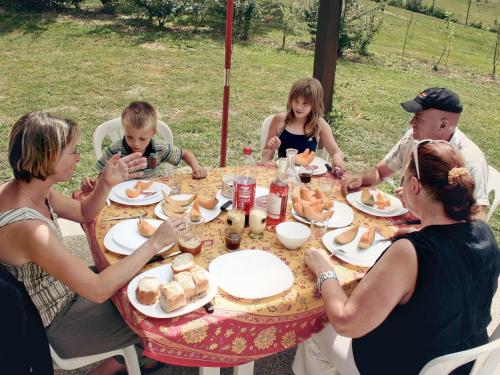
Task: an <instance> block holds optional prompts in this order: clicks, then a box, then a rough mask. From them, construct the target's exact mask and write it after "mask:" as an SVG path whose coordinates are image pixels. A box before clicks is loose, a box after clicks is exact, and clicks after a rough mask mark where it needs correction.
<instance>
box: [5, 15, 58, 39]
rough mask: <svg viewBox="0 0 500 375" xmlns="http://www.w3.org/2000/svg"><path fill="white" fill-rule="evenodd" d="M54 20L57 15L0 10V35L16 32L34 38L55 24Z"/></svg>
mask: <svg viewBox="0 0 500 375" xmlns="http://www.w3.org/2000/svg"><path fill="white" fill-rule="evenodd" d="M56 18H57V13H50V12H49V13H47V12H44V13H38V12H20V11H18V12H14V11H4V10H2V9H1V8H0V35H3V34H10V33H14V32H18V33H23V34H33V35H34V36H35V37H36V36H39V35H40V34H42V33H43V32H45V31H46V30H47V29H48V27H49V26H50V25H51V24H53V23H55V22H56Z"/></svg>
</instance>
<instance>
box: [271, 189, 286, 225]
mask: <svg viewBox="0 0 500 375" xmlns="http://www.w3.org/2000/svg"><path fill="white" fill-rule="evenodd" d="M286 200H287V196H286V195H285V196H284V197H282V196H279V195H277V194H274V193H270V194H269V195H268V197H267V216H268V217H270V218H271V219H279V218H280V217H281V216H282V215H284V214H285V212H286V211H285V210H286ZM283 207H284V208H285V210H283Z"/></svg>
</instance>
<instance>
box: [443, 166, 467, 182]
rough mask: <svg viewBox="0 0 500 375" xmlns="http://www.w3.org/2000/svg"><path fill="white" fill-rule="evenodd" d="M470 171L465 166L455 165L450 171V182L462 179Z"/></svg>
mask: <svg viewBox="0 0 500 375" xmlns="http://www.w3.org/2000/svg"><path fill="white" fill-rule="evenodd" d="M468 175H469V172H468V171H467V169H465V168H464V167H460V168H457V167H453V168H451V169H450V171H449V172H448V184H449V185H452V184H455V183H457V182H459V181H460V178H461V177H462V176H468Z"/></svg>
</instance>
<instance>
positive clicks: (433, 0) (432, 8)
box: [431, 0, 436, 12]
mask: <svg viewBox="0 0 500 375" xmlns="http://www.w3.org/2000/svg"><path fill="white" fill-rule="evenodd" d="M435 1H436V0H432V6H431V11H432V12H434V2H435Z"/></svg>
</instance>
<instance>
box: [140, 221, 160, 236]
mask: <svg viewBox="0 0 500 375" xmlns="http://www.w3.org/2000/svg"><path fill="white" fill-rule="evenodd" d="M137 229H139V233H140V234H142V235H143V236H144V237H151V236H152V235H153V233H154V232H156V228H155V227H153V226H152V225H151V224H150V223H149V222H148V221H147V220H144V219H143V218H139V220H137Z"/></svg>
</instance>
